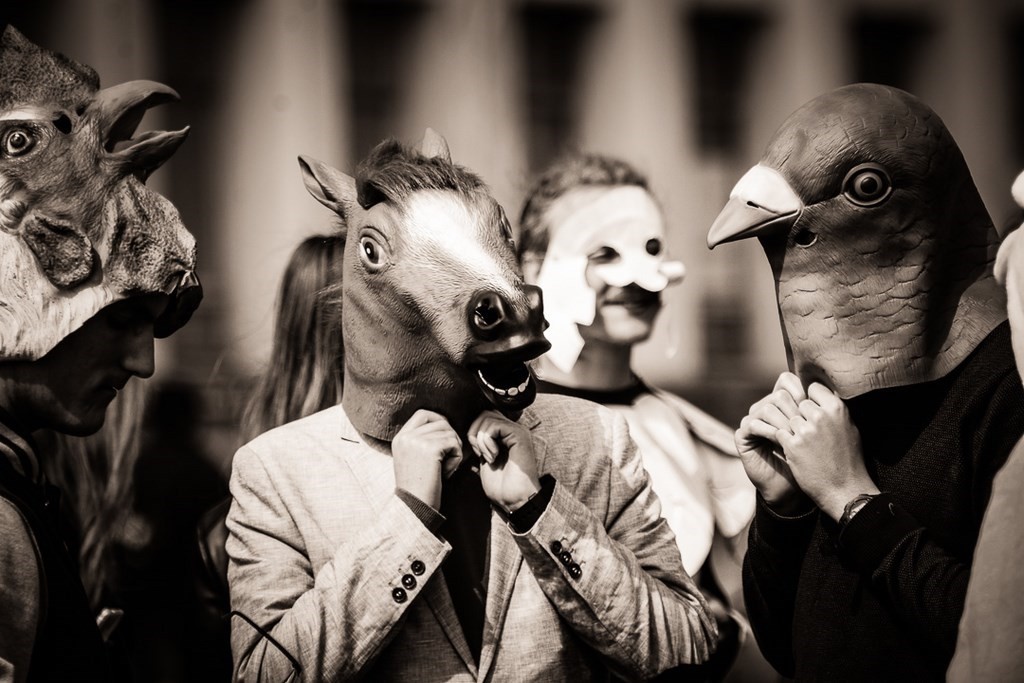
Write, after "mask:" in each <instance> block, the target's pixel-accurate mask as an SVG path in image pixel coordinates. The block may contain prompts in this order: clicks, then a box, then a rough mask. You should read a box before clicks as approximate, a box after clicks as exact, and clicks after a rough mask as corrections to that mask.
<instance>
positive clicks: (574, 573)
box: [566, 562, 583, 579]
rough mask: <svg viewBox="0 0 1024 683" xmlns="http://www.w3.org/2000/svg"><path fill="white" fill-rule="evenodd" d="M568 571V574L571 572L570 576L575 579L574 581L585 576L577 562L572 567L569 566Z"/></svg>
mask: <svg viewBox="0 0 1024 683" xmlns="http://www.w3.org/2000/svg"><path fill="white" fill-rule="evenodd" d="M566 571H568V572H569V576H571V577H572V578H574V579H578V578H580V577H581V576H583V570H582V569H580V566H579V565H578V564H576V563H575V562H573V563H572V564H570V565H569V566H568V567H567V568H566Z"/></svg>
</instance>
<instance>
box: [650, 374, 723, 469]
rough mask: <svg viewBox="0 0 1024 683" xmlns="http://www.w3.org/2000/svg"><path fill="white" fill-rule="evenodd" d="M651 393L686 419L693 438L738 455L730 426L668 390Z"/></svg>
mask: <svg viewBox="0 0 1024 683" xmlns="http://www.w3.org/2000/svg"><path fill="white" fill-rule="evenodd" d="M652 393H653V394H654V395H655V396H657V397H658V398H660V399H662V400H663V401H665V402H666V403H668V404H669V405H671V406H672V407H673V408H675V409H676V411H677V412H678V413H679V415H680V416H681V417H682V418H683V420H685V421H686V424H687V426H688V427H689V428H690V433H691V434H692V435H693V437H694V438H695V439H697V440H698V441H700V442H702V443H703V444H704V445H706V446H710V447H711V448H713V449H714V450H716V451H718V452H719V453H721V454H722V455H729V456H734V457H739V454H738V453H736V442H735V440H734V438H733V435H734V433H735V430H734V429H733V428H732V427H730V426H728V425H727V424H725V423H724V422H722V421H721V420H719V419H718V418H716V417H713V416H712V415H710V414H709V413H706V412H704V411H703V410H701V409H700V408H698V407H697V406H695V405H693V404H692V403H690V402H689V401H687V400H685V399H683V398H680V397H679V396H676V395H675V394H672V393H670V392H668V391H664V390H662V389H654V390H653V391H652Z"/></svg>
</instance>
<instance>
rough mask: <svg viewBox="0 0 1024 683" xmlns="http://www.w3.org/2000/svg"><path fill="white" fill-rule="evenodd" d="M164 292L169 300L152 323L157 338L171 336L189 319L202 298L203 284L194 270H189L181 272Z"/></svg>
mask: <svg viewBox="0 0 1024 683" xmlns="http://www.w3.org/2000/svg"><path fill="white" fill-rule="evenodd" d="M166 293H167V294H168V295H169V296H170V297H171V300H170V301H169V302H168V303H167V308H165V309H164V312H163V313H161V314H160V316H159V317H158V318H157V319H156V322H154V323H153V335H154V336H155V337H156V338H157V339H163V338H165V337H169V336H171V335H172V334H173V333H175V332H177V331H178V330H179V329H180V328H181V327H182V326H183V325H184V324H185V323H187V322H188V321H189V318H191V317H192V313H194V312H195V310H196V308H198V307H199V302H200V301H202V300H203V285H202V284H201V283H200V282H199V276H198V275H196V273H195V271H192V270H190V271H187V272H185V273H183V274H182V276H181V278H179V279H178V281H177V282H176V283H175V284H174V285H173V286H172V287H171V288H170V291H168V292H166Z"/></svg>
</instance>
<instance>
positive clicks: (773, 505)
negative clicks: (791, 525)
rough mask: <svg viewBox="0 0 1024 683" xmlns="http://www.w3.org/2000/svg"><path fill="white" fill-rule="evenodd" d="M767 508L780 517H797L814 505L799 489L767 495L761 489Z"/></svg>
mask: <svg viewBox="0 0 1024 683" xmlns="http://www.w3.org/2000/svg"><path fill="white" fill-rule="evenodd" d="M761 498H763V499H764V502H765V505H767V506H768V509H769V510H771V511H772V512H774V513H775V514H776V515H779V516H780V517H799V516H800V515H802V514H804V513H805V512H807V511H808V510H810V509H812V508H813V507H814V503H813V502H811V499H810V498H808V497H807V496H806V495H805V494H804V493H803V492H801V491H790V492H789V493H788V494H785V495H775V496H768V495H765V492H764V491H761Z"/></svg>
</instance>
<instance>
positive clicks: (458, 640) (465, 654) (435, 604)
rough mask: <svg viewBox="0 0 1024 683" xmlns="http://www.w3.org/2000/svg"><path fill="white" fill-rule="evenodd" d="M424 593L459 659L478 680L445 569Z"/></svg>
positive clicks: (428, 585) (437, 574) (436, 576)
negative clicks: (446, 579) (446, 580)
mask: <svg viewBox="0 0 1024 683" xmlns="http://www.w3.org/2000/svg"><path fill="white" fill-rule="evenodd" d="M423 593H424V594H423V598H424V599H425V600H426V601H427V604H428V605H430V611H431V612H433V613H434V616H435V617H436V618H437V620H438V621H439V622H440V623H441V628H442V629H444V634H445V635H446V636H448V640H449V641H450V642H451V644H452V647H454V648H455V651H456V652H458V653H459V657H461V658H462V661H463V662H464V663H465V665H466V667H467V668H468V669H469V671H470V673H472V674H473V677H474V678H476V676H477V667H476V662H475V661H474V660H473V654H472V653H471V652H470V651H469V643H467V642H466V637H465V636H464V635H463V634H462V626H461V625H460V624H459V618H458V617H457V616H456V615H455V605H454V604H453V603H452V597H451V595H450V594H449V593H448V584H447V583H445V580H444V570H443V569H442V570H441V571H439V572H437V573H436V574H435V575H434V578H433V579H432V580H431V581H430V583H428V584H427V587H426V589H425V590H424V592H423Z"/></svg>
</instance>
